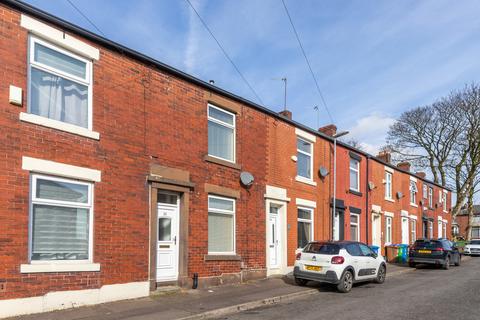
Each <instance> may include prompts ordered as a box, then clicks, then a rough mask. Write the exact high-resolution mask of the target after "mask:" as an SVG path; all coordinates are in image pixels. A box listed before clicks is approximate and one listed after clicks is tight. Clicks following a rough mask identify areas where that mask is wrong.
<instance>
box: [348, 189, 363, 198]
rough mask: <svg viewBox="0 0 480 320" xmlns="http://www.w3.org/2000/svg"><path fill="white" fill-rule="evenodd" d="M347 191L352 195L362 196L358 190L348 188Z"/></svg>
mask: <svg viewBox="0 0 480 320" xmlns="http://www.w3.org/2000/svg"><path fill="white" fill-rule="evenodd" d="M348 192H349V193H351V194H353V195H356V196H359V197H361V196H363V194H362V193H361V192H358V191H356V190H352V189H350V190H348Z"/></svg>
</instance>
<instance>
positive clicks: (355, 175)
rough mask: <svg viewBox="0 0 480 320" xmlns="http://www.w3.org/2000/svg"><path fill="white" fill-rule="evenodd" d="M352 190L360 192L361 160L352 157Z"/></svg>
mask: <svg viewBox="0 0 480 320" xmlns="http://www.w3.org/2000/svg"><path fill="white" fill-rule="evenodd" d="M350 190H353V191H357V192H360V161H358V160H356V159H352V158H350Z"/></svg>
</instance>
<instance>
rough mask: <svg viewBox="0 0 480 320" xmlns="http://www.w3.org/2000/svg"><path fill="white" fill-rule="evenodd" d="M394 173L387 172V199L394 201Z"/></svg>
mask: <svg viewBox="0 0 480 320" xmlns="http://www.w3.org/2000/svg"><path fill="white" fill-rule="evenodd" d="M392 189H393V173H391V172H389V171H385V199H386V200H393V198H392V197H393V191H392Z"/></svg>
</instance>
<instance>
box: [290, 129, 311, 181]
mask: <svg viewBox="0 0 480 320" xmlns="http://www.w3.org/2000/svg"><path fill="white" fill-rule="evenodd" d="M298 140H302V141H303V142H305V143H308V144H309V145H310V153H308V152H305V151H303V150H300V149H298ZM295 142H296V144H297V154H298V153H302V154H304V155H307V156H309V157H310V177H304V176H301V175H299V174H298V157H297V180H299V181H302V180H306V181H309V182H312V181H313V146H314V144H313V142H311V141H310V140H307V139H305V138H303V137H300V136H298V135H297V140H296V141H295Z"/></svg>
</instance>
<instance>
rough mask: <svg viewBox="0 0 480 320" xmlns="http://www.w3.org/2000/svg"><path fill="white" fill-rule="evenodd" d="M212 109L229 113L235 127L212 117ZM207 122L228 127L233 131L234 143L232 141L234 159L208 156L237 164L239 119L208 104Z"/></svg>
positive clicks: (231, 113)
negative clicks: (237, 125) (237, 127)
mask: <svg viewBox="0 0 480 320" xmlns="http://www.w3.org/2000/svg"><path fill="white" fill-rule="evenodd" d="M210 108H213V109H217V110H218V111H220V112H224V113H227V114H229V115H231V116H232V117H233V125H231V124H230V123H226V122H223V121H220V120H218V119H215V118H212V117H210ZM207 121H212V122H214V123H216V124H219V125H222V126H224V127H227V128H229V129H233V141H232V143H233V159H226V158H222V157H219V156H216V155H213V154H210V153H208V155H209V156H210V157H213V158H216V159H220V160H224V161H228V162H231V163H235V162H236V158H237V129H236V124H237V118H236V115H235V113H233V112H230V111H227V110H225V109H222V108H220V107H217V106H215V105H213V104H211V103H208V104H207ZM207 125H208V124H207ZM207 144H208V137H207ZM207 149H208V145H207Z"/></svg>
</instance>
